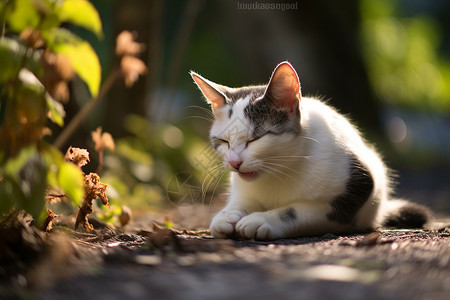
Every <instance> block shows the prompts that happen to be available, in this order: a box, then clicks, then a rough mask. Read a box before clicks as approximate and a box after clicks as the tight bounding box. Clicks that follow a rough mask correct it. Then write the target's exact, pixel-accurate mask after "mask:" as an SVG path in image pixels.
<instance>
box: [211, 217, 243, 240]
mask: <svg viewBox="0 0 450 300" xmlns="http://www.w3.org/2000/svg"><path fill="white" fill-rule="evenodd" d="M243 216H244V213H243V212H241V211H239V210H231V211H226V210H222V211H221V212H219V213H218V214H217V215H216V216H215V217H214V218H213V219H212V221H211V225H210V226H209V231H211V234H212V235H213V237H215V238H219V239H224V238H227V237H230V236H232V235H233V234H234V233H235V226H236V223H237V222H238V221H239V220H240V219H242V217H243Z"/></svg>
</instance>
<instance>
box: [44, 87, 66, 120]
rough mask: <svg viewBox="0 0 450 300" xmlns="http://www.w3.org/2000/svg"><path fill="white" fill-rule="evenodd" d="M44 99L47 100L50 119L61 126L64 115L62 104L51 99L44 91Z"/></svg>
mask: <svg viewBox="0 0 450 300" xmlns="http://www.w3.org/2000/svg"><path fill="white" fill-rule="evenodd" d="M45 99H46V101H47V108H48V110H49V112H50V116H49V118H50V120H52V121H53V122H54V123H55V124H58V125H59V126H61V127H62V126H63V125H64V117H65V116H66V112H65V111H64V106H63V105H62V104H61V103H60V102H58V101H56V100H55V99H53V98H52V96H50V95H49V94H48V93H46V95H45Z"/></svg>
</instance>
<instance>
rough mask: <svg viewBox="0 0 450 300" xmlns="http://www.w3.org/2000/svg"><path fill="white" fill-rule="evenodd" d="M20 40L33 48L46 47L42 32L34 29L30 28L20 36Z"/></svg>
mask: <svg viewBox="0 0 450 300" xmlns="http://www.w3.org/2000/svg"><path fill="white" fill-rule="evenodd" d="M20 38H21V39H22V40H23V41H25V42H26V43H27V44H28V45H30V46H31V47H33V48H40V47H42V46H44V41H43V40H42V36H41V32H40V31H39V30H36V29H34V28H32V27H28V28H27V29H25V30H24V31H22V33H21V34H20Z"/></svg>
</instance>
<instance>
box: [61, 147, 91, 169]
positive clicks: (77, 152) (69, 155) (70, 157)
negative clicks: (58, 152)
mask: <svg viewBox="0 0 450 300" xmlns="http://www.w3.org/2000/svg"><path fill="white" fill-rule="evenodd" d="M64 159H65V160H66V161H68V162H71V163H73V164H75V165H77V166H78V167H80V168H81V167H82V166H84V165H86V164H87V163H88V162H89V152H88V151H87V150H86V149H81V148H75V147H72V146H70V147H69V149H67V152H66V155H64Z"/></svg>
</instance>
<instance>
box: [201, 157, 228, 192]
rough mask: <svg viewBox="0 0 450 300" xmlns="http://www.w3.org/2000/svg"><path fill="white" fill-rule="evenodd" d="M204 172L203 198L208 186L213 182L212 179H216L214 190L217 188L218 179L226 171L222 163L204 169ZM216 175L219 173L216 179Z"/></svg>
mask: <svg viewBox="0 0 450 300" xmlns="http://www.w3.org/2000/svg"><path fill="white" fill-rule="evenodd" d="M205 173H207V174H206V176H205V178H204V179H203V182H202V195H203V198H206V194H207V192H208V190H209V189H210V186H211V185H212V184H213V183H214V181H216V187H215V188H214V190H215V189H216V188H217V186H218V184H219V182H220V180H221V179H222V178H223V175H224V174H225V173H226V172H225V168H224V167H223V165H222V164H218V165H216V166H214V167H212V168H210V169H208V170H206V172H205ZM218 175H220V177H219V179H217V177H218Z"/></svg>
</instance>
